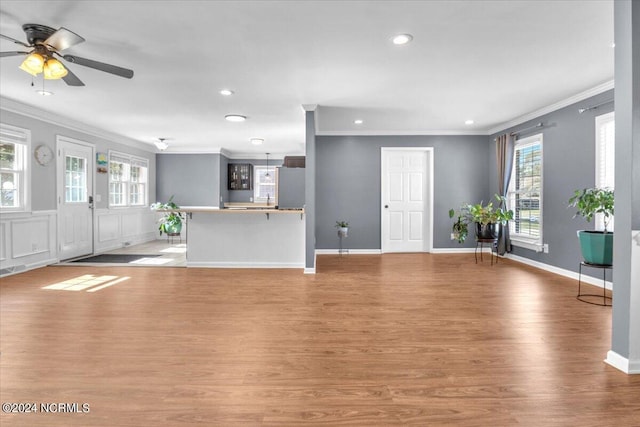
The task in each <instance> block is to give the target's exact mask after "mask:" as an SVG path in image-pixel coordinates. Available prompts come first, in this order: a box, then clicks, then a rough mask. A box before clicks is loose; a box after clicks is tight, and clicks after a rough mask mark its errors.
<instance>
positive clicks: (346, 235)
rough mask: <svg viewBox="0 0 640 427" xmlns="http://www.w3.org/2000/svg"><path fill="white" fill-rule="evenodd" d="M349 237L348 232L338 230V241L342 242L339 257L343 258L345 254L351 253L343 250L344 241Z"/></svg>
mask: <svg viewBox="0 0 640 427" xmlns="http://www.w3.org/2000/svg"><path fill="white" fill-rule="evenodd" d="M345 237H348V234H347V232H345V231H342V230H338V239H339V240H340V248H339V249H338V255H340V256H342V254H343V253H347V254H348V253H349V249H342V239H344V238H345Z"/></svg>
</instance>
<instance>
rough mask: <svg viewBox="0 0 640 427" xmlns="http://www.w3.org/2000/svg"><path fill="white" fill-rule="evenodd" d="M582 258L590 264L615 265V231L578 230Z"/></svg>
mask: <svg viewBox="0 0 640 427" xmlns="http://www.w3.org/2000/svg"><path fill="white" fill-rule="evenodd" d="M578 238H579V239H580V250H581V251H582V258H583V259H584V262H586V263H588V264H598V265H613V233H603V232H602V231H585V230H581V231H578Z"/></svg>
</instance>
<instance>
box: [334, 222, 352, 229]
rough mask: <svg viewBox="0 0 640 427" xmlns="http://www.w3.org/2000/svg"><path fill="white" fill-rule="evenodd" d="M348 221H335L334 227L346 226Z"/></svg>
mask: <svg viewBox="0 0 640 427" xmlns="http://www.w3.org/2000/svg"><path fill="white" fill-rule="evenodd" d="M347 227H349V223H348V222H347V221H336V228H347Z"/></svg>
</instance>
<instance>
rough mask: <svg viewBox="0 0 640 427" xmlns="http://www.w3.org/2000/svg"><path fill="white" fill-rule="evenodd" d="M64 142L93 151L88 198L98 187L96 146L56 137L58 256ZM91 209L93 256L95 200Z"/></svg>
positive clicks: (62, 195) (92, 245) (77, 140)
mask: <svg viewBox="0 0 640 427" xmlns="http://www.w3.org/2000/svg"><path fill="white" fill-rule="evenodd" d="M62 142H68V143H71V144H77V145H81V146H83V147H86V148H89V149H91V156H90V158H89V159H88V165H87V168H88V174H91V188H87V192H88V193H89V194H87V196H88V197H92V198H93V194H94V189H95V185H96V163H95V162H96V146H95V144H91V143H89V142H86V141H82V140H79V139H74V138H69V137H68V136H63V135H56V211H57V213H58V214H57V215H56V216H57V234H58V241H57V242H56V249H57V256H58V257H59V256H60V247H61V243H60V238H61V237H60V236H61V235H62V215H60V206H61V204H62V198H63V197H64V178H63V175H64V171H65V165H64V163H63V161H64V160H63V158H62V152H61V148H60V145H61V143H62ZM92 206H93V208H92V209H91V254H93V253H94V252H95V241H94V237H95V224H96V216H95V215H96V210H95V199H94V201H93V204H92Z"/></svg>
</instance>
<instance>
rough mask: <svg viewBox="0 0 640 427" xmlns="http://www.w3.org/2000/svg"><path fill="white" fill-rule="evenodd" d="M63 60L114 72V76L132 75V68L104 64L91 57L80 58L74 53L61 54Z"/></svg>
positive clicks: (128, 77)
mask: <svg viewBox="0 0 640 427" xmlns="http://www.w3.org/2000/svg"><path fill="white" fill-rule="evenodd" d="M62 57H63V58H64V59H65V61H69V62H72V63H74V64H78V65H84V66H85V67H89V68H95V69H96V70H100V71H104V72H107V73H111V74H115V75H116V76H120V77H124V78H127V79H130V78H131V77H133V70H129V69H127V68H122V67H118V66H115V65H111V64H105V63H104V62H98V61H94V60H92V59H86V58H81V57H79V56H74V55H63V56H62Z"/></svg>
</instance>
